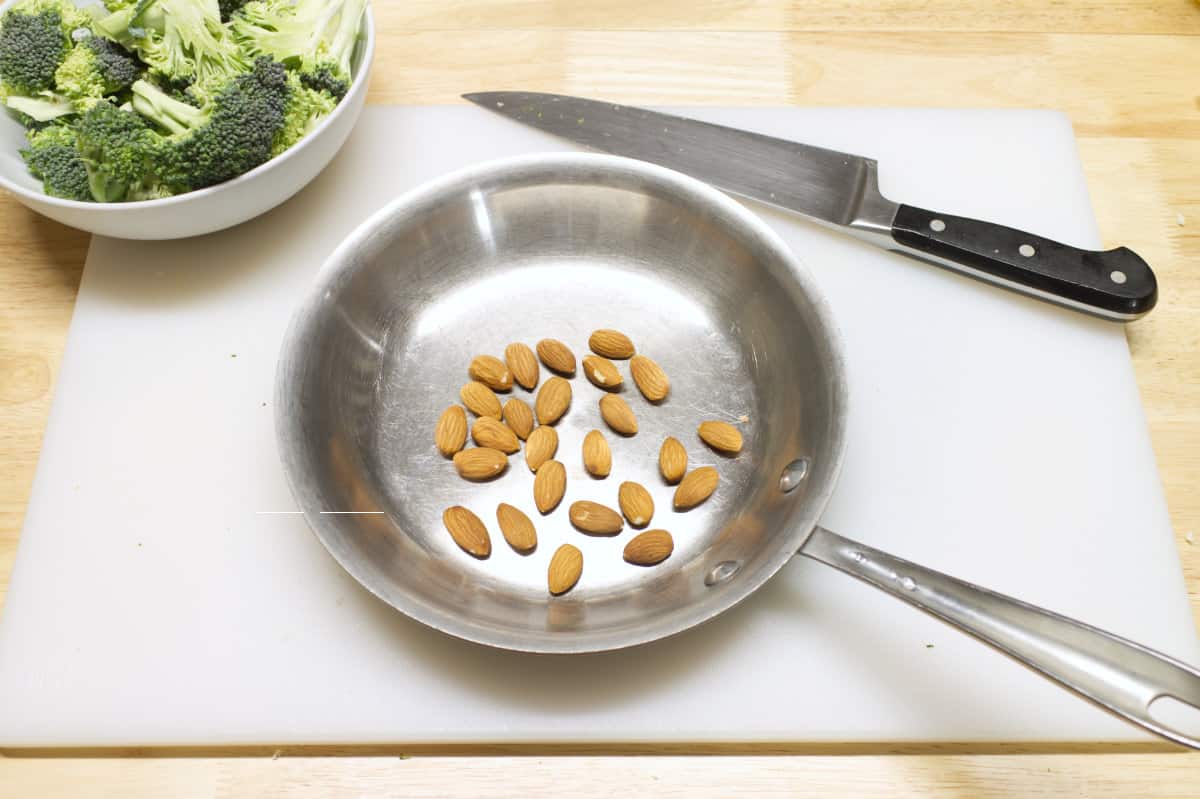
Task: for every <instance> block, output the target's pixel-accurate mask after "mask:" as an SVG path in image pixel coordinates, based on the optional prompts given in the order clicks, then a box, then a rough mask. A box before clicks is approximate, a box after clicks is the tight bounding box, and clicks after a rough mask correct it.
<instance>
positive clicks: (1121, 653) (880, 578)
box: [800, 527, 1200, 749]
mask: <svg viewBox="0 0 1200 799" xmlns="http://www.w3.org/2000/svg"><path fill="white" fill-rule="evenodd" d="M800 554H802V555H805V556H807V557H810V558H812V559H813V560H819V561H821V562H822V563H825V564H827V565H829V566H832V567H834V568H835V569H839V570H841V571H844V572H845V573H846V574H849V575H851V576H852V577H857V578H858V579H860V580H862V581H863V582H867V583H870V584H871V585H873V586H875V587H876V588H879V589H881V590H883V591H886V592H887V593H889V594H891V595H892V596H894V597H896V598H898V599H902V600H904V601H905V602H908V603H909V604H910V605H915V606H916V607H918V608H920V609H921V610H924V611H925V612H927V613H929V614H931V615H933V616H936V617H938V618H939V619H941V620H942V621H944V622H947V623H949V624H951V625H952V626H954V627H957V628H959V629H960V630H962V631H963V632H966V633H969V634H970V635H972V636H974V637H976V638H978V639H979V640H981V641H983V642H984V643H986V644H990V645H991V646H993V647H995V648H996V649H999V650H1000V651H1001V652H1004V653H1005V654H1007V655H1010V656H1012V657H1013V658H1015V659H1016V660H1018V661H1020V662H1021V663H1024V664H1025V665H1026V666H1029V667H1030V668H1032V669H1033V670H1035V671H1038V672H1040V673H1041V674H1042V675H1044V676H1046V677H1049V678H1050V679H1052V680H1055V681H1057V682H1059V683H1061V684H1062V685H1063V686H1064V687H1066V688H1069V689H1071V690H1072V691H1075V692H1076V693H1078V694H1080V695H1081V696H1083V697H1084V698H1086V699H1090V700H1091V701H1092V702H1095V703H1096V704H1097V705H1099V706H1100V707H1102V708H1104V709H1105V710H1108V711H1110V712H1112V713H1114V714H1116V715H1117V716H1120V717H1121V718H1124V719H1125V720H1127V721H1130V722H1132V723H1134V724H1136V725H1138V726H1139V727H1142V728H1144V729H1146V730H1149V731H1150V732H1153V733H1155V734H1157V735H1161V736H1162V737H1163V738H1166V739H1168V740H1171V741H1174V742H1175V743H1179V744H1183V745H1184V746H1190V747H1192V748H1193V749H1200V738H1197V737H1195V735H1192V734H1188V733H1185V732H1181V731H1179V730H1176V729H1173V728H1172V727H1170V726H1168V725H1167V724H1165V723H1163V722H1162V721H1159V720H1157V719H1155V718H1153V717H1152V716H1151V715H1150V705H1151V704H1152V703H1153V702H1154V701H1155V700H1156V699H1159V698H1160V697H1171V698H1174V699H1176V700H1178V701H1180V702H1182V703H1184V704H1185V705H1190V706H1191V708H1190V709H1191V710H1193V711H1195V713H1196V715H1195V718H1197V719H1200V670H1197V669H1195V668H1193V667H1191V666H1189V665H1187V664H1186V663H1181V662H1180V661H1178V660H1175V659H1174V658H1170V657H1168V656H1166V655H1163V654H1161V653H1159V652H1155V651H1154V650H1152V649H1147V648H1146V647H1144V646H1141V645H1139V644H1135V643H1134V642H1132V641H1127V640H1125V639H1124V638H1120V637H1118V636H1115V635H1113V634H1112V633H1107V632H1104V631H1103V630H1098V629H1096V628H1095V627H1092V626H1090V625H1087V624H1084V623H1083V622H1079V621H1075V620H1074V619H1070V618H1067V617H1066V616H1060V615H1059V614H1057V613H1053V612H1051V611H1049V610H1043V609H1042V608H1039V607H1036V606H1034V605H1030V604H1027V603H1025V602H1021V601H1020V600H1017V599H1013V598H1012V597H1008V596H1005V595H1003V594H998V593H996V592H994V591H989V590H988V589H986V588H981V587H979V586H977V585H972V584H971V583H968V582H966V581H964V580H958V579H956V578H954V577H950V576H949V575H946V574H942V573H941V572H937V571H934V570H932V569H927V568H925V567H924V566H919V565H917V564H915V563H910V562H908V561H906V560H902V559H901V558H897V557H895V556H893V555H889V554H887V553H886V552H880V551H879V550H878V549H873V548H871V547H869V546H866V545H864V544H860V543H858V542H857V541H851V540H850V539H848V538H843V537H842V536H840V535H838V534H837V533H833V532H830V531H829V530H826V529H824V528H821V527H817V528H816V529H814V530H813V533H812V535H811V536H810V537H809V539H808V541H807V542H805V544H804V546H803V547H802V548H801V549H800Z"/></svg>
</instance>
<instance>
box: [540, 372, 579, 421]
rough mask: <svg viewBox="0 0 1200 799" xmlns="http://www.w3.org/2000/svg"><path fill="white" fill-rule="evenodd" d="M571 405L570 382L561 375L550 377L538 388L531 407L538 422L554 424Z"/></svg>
mask: <svg viewBox="0 0 1200 799" xmlns="http://www.w3.org/2000/svg"><path fill="white" fill-rule="evenodd" d="M570 405H571V384H570V383H568V382H567V381H566V380H563V379H562V378H561V377H552V378H550V379H549V380H547V381H546V382H545V383H542V387H541V388H539V389H538V393H537V399H536V400H534V403H533V408H534V412H535V413H536V414H537V420H538V424H554V423H555V422H557V421H558V420H559V419H561V418H562V415H563V414H564V413H566V412H567V408H568V407H569V406H570Z"/></svg>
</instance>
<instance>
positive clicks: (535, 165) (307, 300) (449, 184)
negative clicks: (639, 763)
mask: <svg viewBox="0 0 1200 799" xmlns="http://www.w3.org/2000/svg"><path fill="white" fill-rule="evenodd" d="M603 171H607V172H612V173H614V174H622V173H623V174H626V175H630V176H635V177H638V178H640V179H643V180H646V181H648V182H651V183H655V184H657V185H659V186H661V187H664V188H668V189H670V190H672V191H673V192H675V193H678V194H679V195H680V196H682V197H684V198H686V199H687V201H688V202H691V203H694V204H695V205H696V206H697V207H708V208H711V209H712V210H713V211H714V212H715V213H714V216H715V218H717V219H718V220H720V223H721V224H723V225H726V226H730V227H733V228H740V233H741V234H742V235H745V236H747V237H748V238H749V239H750V240H751V241H753V242H754V243H755V244H756V245H758V246H761V247H763V248H764V249H766V250H768V251H770V252H772V253H773V254H774V255H775V256H776V257H777V258H778V259H779V261H780V263H782V264H784V265H785V266H786V267H787V269H788V271H789V273H790V276H791V278H792V279H793V280H795V281H796V283H797V285H798V286H799V288H800V290H801V292H802V293H803V294H804V296H805V297H806V298H807V300H808V301H809V303H810V304H811V306H812V310H813V317H814V318H815V319H816V324H815V327H816V328H817V329H818V330H819V331H820V332H821V333H822V334H823V335H822V340H821V341H819V342H817V346H819V347H822V348H823V349H824V350H825V354H826V355H827V356H828V363H829V364H830V369H829V377H830V380H829V386H828V389H829V391H830V421H829V425H830V430H829V442H830V443H829V454H828V457H827V462H826V463H825V466H824V469H823V470H822V471H821V472H820V477H821V478H822V479H821V482H820V484H817V485H810V486H809V488H808V491H807V495H806V497H805V499H804V507H803V508H801V509H800V510H799V511H798V516H797V519H796V521H795V522H794V523H793V526H792V529H791V530H789V531H786V533H785V534H784V535H783V536H782V537H781V539H780V541H779V543H778V544H777V547H776V552H774V553H773V554H772V555H771V557H770V558H769V559H768V561H767V564H766V565H765V566H764V567H762V568H760V569H758V572H757V574H756V576H755V577H753V578H751V577H746V578H744V579H743V580H741V581H739V586H738V589H737V590H736V591H729V592H727V594H726V595H725V596H724V598H723V599H722V600H721V601H715V602H711V603H709V606H708V607H706V608H704V610H703V612H698V613H696V614H694V615H689V616H686V617H683V618H682V619H674V618H671V619H668V620H667V621H665V622H663V623H659V624H656V625H653V626H647V627H642V628H637V629H635V630H633V631H619V632H618V633H613V632H611V631H602V632H599V633H589V634H588V635H586V636H583V635H580V634H561V635H556V636H555V637H553V638H547V639H538V640H532V639H531V640H529V641H528V642H527V643H522V642H514V641H513V640H511V638H510V639H505V640H504V641H500V640H497V639H495V638H491V637H489V636H487V635H484V634H480V632H479V630H478V628H476V627H473V626H472V625H471V624H469V623H468V622H467V621H464V620H463V619H462V618H461V617H460V616H459V615H458V614H455V613H452V612H446V611H444V610H442V609H441V608H438V607H436V606H432V605H429V604H428V603H424V602H418V601H410V602H408V603H405V604H400V603H397V602H396V601H394V600H393V599H392V598H390V597H388V596H386V595H384V593H382V592H381V591H380V590H379V589H378V588H377V587H376V586H374V585H373V584H372V580H371V579H370V577H369V575H367V574H364V573H362V572H363V570H361V569H360V568H358V567H357V566H356V565H355V564H354V563H353V562H349V560H348V559H347V558H344V557H342V556H341V555H340V554H339V551H338V547H337V546H335V544H334V541H333V538H334V537H336V536H337V535H338V533H337V532H336V531H335V530H333V529H332V527H331V526H330V525H332V524H333V522H331V521H330V519H331V517H329V516H325V515H322V514H320V513H319V512H318V511H317V510H314V509H313V508H311V507H308V506H307V503H306V502H305V493H304V491H303V485H302V483H303V481H304V478H305V476H306V474H305V472H306V470H307V467H306V465H305V459H304V458H303V457H302V456H301V447H300V440H301V436H300V435H299V434H298V431H297V428H298V425H297V421H298V419H296V418H293V416H294V415H292V414H288V413H286V410H287V409H289V408H290V407H291V406H292V403H291V401H290V400H291V396H292V393H291V391H290V385H291V384H290V382H289V379H288V378H289V376H290V375H291V374H293V373H295V372H296V371H297V370H296V369H295V368H294V364H297V363H299V362H300V361H302V360H303V347H301V346H300V345H301V343H302V342H303V340H304V339H305V336H306V333H307V331H308V328H309V326H310V324H311V323H312V321H313V320H314V319H315V318H316V314H315V313H314V312H315V311H316V309H317V307H318V306H319V305H320V304H321V303H322V302H323V300H324V298H325V296H326V293H327V292H328V291H329V290H330V289H331V288H332V287H333V286H334V285H335V284H336V283H337V282H338V280H339V279H340V278H342V277H343V275H344V273H346V272H347V271H348V270H351V269H353V268H354V266H355V263H356V260H355V258H354V257H353V256H354V254H355V253H357V252H358V251H360V250H361V249H363V248H364V247H365V246H366V245H368V244H369V243H370V241H371V240H372V238H373V237H374V236H375V235H376V234H377V233H379V232H380V231H381V230H382V229H383V228H385V227H386V225H387V224H388V223H389V222H390V221H391V220H393V219H396V218H400V217H402V216H404V215H406V213H407V212H409V211H411V210H413V209H419V208H421V207H422V206H424V205H425V204H426V203H428V202H430V201H432V200H433V199H435V198H437V197H439V196H443V195H446V194H452V193H455V192H457V191H461V190H464V189H468V188H471V187H474V186H476V185H478V184H480V183H484V182H493V183H494V182H495V181H497V179H500V180H502V179H504V178H505V177H506V176H516V175H522V174H524V173H530V172H533V173H542V174H545V175H547V177H549V176H554V177H555V179H558V180H561V179H562V178H563V176H570V175H573V174H580V173H584V172H591V173H596V172H603ZM274 392H275V397H274V399H275V402H274V414H275V419H274V421H275V437H276V445H277V448H278V452H279V458H280V461H281V465H282V467H283V472H284V477H285V479H286V481H287V484H288V488H289V490H290V491H291V493H292V496H293V498H294V499H295V501H296V503H297V505H298V507H299V508H300V510H301V511H302V513H303V516H304V519H305V522H306V523H307V524H308V527H309V529H310V530H311V531H312V532H313V534H314V535H315V536H316V537H317V539H318V540H319V541H320V542H321V545H322V546H323V547H325V549H326V550H327V551H328V552H329V554H330V555H331V556H332V557H333V559H334V560H335V561H336V562H337V563H338V564H339V565H340V566H341V567H342V569H344V570H345V571H346V572H347V573H348V574H349V575H350V576H351V577H353V578H354V580H355V581H356V582H358V583H359V584H360V585H361V586H363V588H365V589H366V590H367V591H368V592H370V593H371V594H373V595H374V596H376V597H377V598H378V599H380V600H381V601H382V602H384V603H385V604H386V605H388V606H389V607H391V608H393V609H395V610H397V611H399V612H401V613H403V614H404V615H405V616H407V617H409V618H411V619H413V620H414V621H417V622H420V623H421V624H423V625H425V626H427V627H430V628H432V629H435V630H437V631H439V632H442V633H446V634H448V635H451V636H453V637H455V638H459V639H462V640H465V641H469V642H472V643H475V644H480V645H484V646H488V647H493V648H497V649H502V650H509V651H515V652H525V653H536V654H583V653H594V652H606V651H613V650H619V649H626V648H629V647H633V646H639V645H642V644H648V643H650V642H653V641H657V640H660V639H664V638H668V637H671V636H674V635H677V634H679V633H682V632H684V631H686V630H689V629H692V628H694V627H697V626H699V625H701V624H703V623H705V622H707V621H709V620H711V619H713V618H715V617H716V616H718V615H720V614H722V613H724V612H725V611H727V610H729V609H730V608H732V607H734V606H735V605H737V604H739V603H740V602H742V601H743V600H745V599H746V598H747V597H748V596H750V595H751V594H753V593H755V592H756V591H757V590H758V589H759V588H761V587H762V586H763V585H764V584H765V583H767V582H768V581H769V580H770V579H771V578H772V577H773V576H774V575H775V574H777V573H778V571H779V570H780V569H781V568H782V567H783V565H784V564H785V563H787V562H788V561H790V560H791V559H792V557H793V556H794V555H795V554H796V553H797V552H798V551H799V550H800V549H801V547H803V545H804V543H805V542H806V541H807V540H808V537H809V536H810V535H811V533H812V530H813V529H814V528H815V527H816V525H817V523H818V520H819V518H820V516H821V514H822V513H823V512H824V510H825V508H826V506H827V505H828V503H829V500H830V497H831V496H832V494H833V490H834V488H835V486H836V484H837V481H838V478H839V476H840V474H841V470H842V463H843V460H844V457H845V451H846V437H845V436H846V417H847V407H848V386H847V383H846V368H845V357H844V348H843V343H842V336H841V333H840V330H839V329H838V326H837V324H836V317H835V315H834V313H833V310H832V308H831V306H830V304H829V302H828V299H827V298H826V296H825V294H824V292H823V291H822V290H821V288H820V287H819V285H818V284H817V282H816V280H815V278H814V277H813V275H812V274H811V273H810V272H809V270H808V268H807V267H806V266H805V265H804V263H803V261H802V260H801V259H800V257H799V256H798V255H797V254H796V253H795V252H793V251H792V249H791V248H790V247H789V246H788V245H787V243H786V242H784V241H783V239H782V238H781V237H780V236H779V234H777V233H776V232H775V231H774V230H773V229H772V228H771V227H770V226H769V225H768V224H767V223H766V222H765V221H764V220H763V219H762V218H761V217H760V216H758V215H757V214H755V213H754V212H753V211H751V210H750V209H749V208H746V207H745V206H743V205H742V204H741V203H739V202H738V201H736V200H734V199H733V198H732V197H730V196H729V195H726V194H725V193H723V192H721V191H719V190H718V189H716V188H714V187H712V186H710V185H709V184H706V183H704V182H702V181H700V180H698V179H696V178H693V177H690V176H688V175H686V174H683V173H680V172H677V171H675V170H672V169H668V168H666V167H662V166H658V165H656V164H652V163H649V162H646V161H639V160H635V159H631V158H625V157H622V156H615V155H608V154H600V153H584V152H545V153H534V154H526V155H519V156H510V157H505V158H499V159H492V160H488V161H483V162H480V163H477V164H473V165H470V166H467V167H464V168H462V169H458V170H455V171H452V172H449V173H446V174H444V175H442V176H440V177H437V178H434V179H432V180H430V181H427V182H425V183H423V184H421V185H419V186H416V187H414V188H412V189H410V190H408V191H406V192H404V193H402V194H400V195H398V196H397V197H395V198H393V199H392V200H391V201H389V202H388V203H386V204H385V205H384V206H383V207H381V208H380V209H378V210H377V211H375V212H373V213H372V214H371V215H370V216H368V217H367V218H366V219H365V220H363V221H362V222H361V223H359V224H358V225H357V226H356V227H355V228H354V230H352V231H351V232H350V233H349V234H348V235H347V236H346V237H345V238H344V239H343V240H342V241H341V243H339V244H338V246H337V247H336V248H334V250H333V251H332V252H331V253H330V254H329V256H328V257H327V258H326V259H325V261H324V262H323V263H322V265H321V266H320V268H319V269H318V270H317V271H316V272H315V274H314V276H313V279H312V282H311V283H310V285H309V287H308V291H307V294H306V295H305V296H304V297H303V298H302V300H301V301H300V302H299V303H298V304H297V306H296V309H295V310H294V312H293V314H292V316H291V319H290V321H289V323H288V326H287V329H286V332H285V333H284V336H283V339H282V342H281V344H280V349H279V356H278V359H277V362H276V371H275V387H274ZM694 604H697V605H699V604H704V603H703V602H697V603H694Z"/></svg>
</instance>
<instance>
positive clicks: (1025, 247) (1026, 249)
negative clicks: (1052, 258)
mask: <svg viewBox="0 0 1200 799" xmlns="http://www.w3.org/2000/svg"><path fill="white" fill-rule="evenodd" d="M1017 252H1019V253H1021V255H1024V256H1025V257H1026V258H1032V257H1033V254H1034V253H1035V252H1037V250H1035V249H1033V245H1032V244H1022V245H1021V246H1020V247H1018V248H1017Z"/></svg>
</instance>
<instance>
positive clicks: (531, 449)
mask: <svg viewBox="0 0 1200 799" xmlns="http://www.w3.org/2000/svg"><path fill="white" fill-rule="evenodd" d="M556 452H558V433H557V432H555V430H554V428H553V427H545V426H543V427H537V428H534V431H533V432H532V433H530V434H529V440H528V441H526V442H525V465H526V466H528V467H529V471H531V472H536V471H537V470H538V469H540V468H541V466H542V464H543V463H545V462H546V461H548V460H550V459H551V458H553V457H554V453H556Z"/></svg>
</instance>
